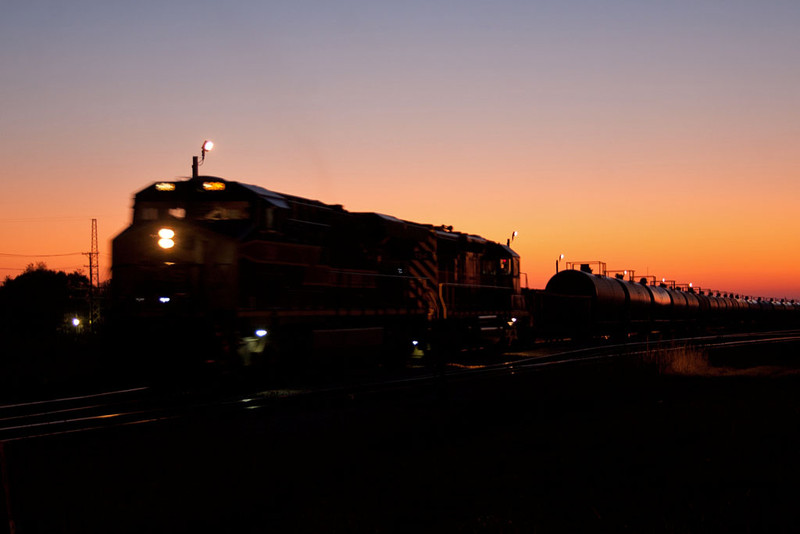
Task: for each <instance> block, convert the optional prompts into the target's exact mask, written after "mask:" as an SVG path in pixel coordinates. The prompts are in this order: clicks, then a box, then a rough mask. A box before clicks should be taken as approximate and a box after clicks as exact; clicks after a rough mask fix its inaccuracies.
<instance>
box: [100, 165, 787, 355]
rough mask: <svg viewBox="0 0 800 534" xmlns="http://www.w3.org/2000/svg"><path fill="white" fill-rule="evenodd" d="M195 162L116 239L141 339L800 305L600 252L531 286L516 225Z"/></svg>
mask: <svg viewBox="0 0 800 534" xmlns="http://www.w3.org/2000/svg"><path fill="white" fill-rule="evenodd" d="M195 161H196V160H195ZM193 170H194V172H193V175H192V177H191V178H188V179H179V180H166V181H159V182H155V183H152V184H150V185H148V186H147V187H145V188H144V189H142V190H140V191H138V192H137V193H136V194H135V196H134V199H133V217H132V221H131V223H130V225H129V226H128V227H127V228H125V229H124V230H123V231H122V232H121V233H119V234H118V235H117V236H116V237H115V238H114V239H113V241H112V279H111V297H112V306H111V310H112V312H111V313H112V316H111V317H112V321H113V322H114V323H115V324H116V325H118V328H119V329H120V330H122V332H120V335H121V336H122V337H121V339H125V340H127V341H126V343H127V344H128V345H129V346H130V347H137V348H136V351H137V353H142V352H147V353H151V352H153V351H154V350H155V348H156V347H161V348H162V352H163V351H167V352H169V353H170V355H171V356H169V357H170V358H177V360H176V361H178V360H180V358H185V359H186V358H194V359H200V360H203V361H205V362H209V363H219V362H223V363H224V364H225V365H234V366H244V367H249V366H259V365H269V364H270V362H274V361H276V360H280V359H281V358H285V357H287V356H286V355H290V356H289V357H292V358H300V357H301V356H299V355H309V354H310V355H316V357H319V358H326V357H330V356H331V355H353V354H357V355H374V354H379V355H381V356H380V357H381V358H384V359H386V361H393V362H404V361H408V360H409V359H410V358H411V359H413V358H418V359H419V358H422V359H424V358H425V357H426V356H427V355H430V354H441V353H443V352H448V351H469V350H473V349H475V348H482V349H487V348H489V349H492V350H500V351H502V350H506V349H508V348H509V347H516V346H520V345H524V344H525V343H531V342H534V341H535V340H541V339H556V338H557V339H567V338H569V339H579V338H587V337H598V336H600V337H612V336H613V337H621V338H625V337H629V336H632V335H654V334H659V333H665V332H674V331H677V330H693V331H697V330H700V329H711V328H730V327H733V326H735V325H748V326H757V325H789V326H791V325H796V324H797V323H798V319H800V303H798V302H795V301H786V300H784V301H778V300H768V299H751V298H747V297H744V296H739V295H734V294H727V293H726V294H722V293H709V292H704V291H700V290H695V289H694V288H691V287H689V288H681V287H676V286H674V285H673V286H672V287H670V286H668V285H666V284H664V283H657V282H656V281H655V280H653V279H647V278H644V279H641V280H639V281H634V280H633V279H630V278H628V279H626V278H625V277H624V276H623V275H610V274H609V273H608V272H606V271H605V270H602V271H601V272H593V271H592V268H591V266H590V265H589V264H580V265H577V266H574V267H573V268H570V269H565V270H562V271H561V272H558V273H557V274H555V275H554V276H553V277H552V278H551V279H550V280H549V282H548V283H547V286H546V287H545V288H544V289H539V290H537V289H529V288H526V287H522V285H521V282H520V281H521V278H522V275H523V273H521V272H520V256H519V255H518V254H517V253H516V252H515V251H514V250H512V248H511V241H510V240H508V241H507V242H506V243H505V244H504V243H498V242H494V241H491V240H489V239H486V238H483V237H481V236H479V235H475V234H469V233H464V232H460V231H456V230H454V229H453V228H452V227H451V226H443V225H432V224H421V223H416V222H411V221H406V220H402V219H399V218H396V217H393V216H389V215H384V214H380V213H373V212H351V211H348V210H346V209H344V207H343V206H342V205H338V204H326V203H323V202H320V201H317V200H311V199H307V198H302V197H298V196H293V195H288V194H283V193H278V192H274V191H271V190H268V189H266V188H264V187H261V186H258V185H251V184H246V183H243V182H238V181H233V180H226V179H223V178H219V177H215V176H203V175H199V173H198V172H197V166H196V164H195V166H194V169H193ZM159 357H163V356H159Z"/></svg>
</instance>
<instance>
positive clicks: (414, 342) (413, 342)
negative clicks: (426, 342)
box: [411, 339, 419, 347]
mask: <svg viewBox="0 0 800 534" xmlns="http://www.w3.org/2000/svg"><path fill="white" fill-rule="evenodd" d="M411 344H412V345H414V346H415V347H416V346H417V345H419V341H417V340H416V339H415V340H414V341H412V342H411Z"/></svg>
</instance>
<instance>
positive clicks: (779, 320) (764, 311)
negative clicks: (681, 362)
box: [529, 265, 800, 338]
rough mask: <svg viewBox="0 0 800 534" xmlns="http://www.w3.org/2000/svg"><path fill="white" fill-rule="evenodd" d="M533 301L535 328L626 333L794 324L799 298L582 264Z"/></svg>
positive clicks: (573, 334) (546, 332)
mask: <svg viewBox="0 0 800 534" xmlns="http://www.w3.org/2000/svg"><path fill="white" fill-rule="evenodd" d="M529 298H530V300H531V301H535V302H536V305H535V316H536V318H538V319H539V320H538V321H536V324H537V330H538V334H539V335H540V336H543V337H570V338H590V337H599V336H612V337H615V338H624V337H627V336H629V335H631V334H638V335H650V334H659V335H660V334H673V333H676V332H680V333H686V334H695V333H698V332H713V331H715V330H718V329H725V330H732V329H736V328H761V327H768V328H787V327H797V326H800V304H798V303H796V302H794V301H786V300H782V301H775V300H767V299H761V298H757V299H753V298H749V297H744V296H740V295H735V294H723V293H720V292H707V291H701V290H696V289H695V288H693V287H691V286H688V287H686V288H680V287H677V286H672V287H670V286H668V285H667V284H664V283H657V282H656V281H655V280H654V279H653V278H652V277H651V278H642V279H640V280H639V281H638V282H636V281H634V280H630V279H627V280H626V279H624V277H623V276H621V275H615V276H606V275H605V274H593V273H592V272H591V268H589V266H588V265H583V266H581V268H580V269H568V270H564V271H561V272H560V273H557V274H556V275H555V276H553V277H552V278H551V279H550V280H549V282H548V283H547V286H546V288H545V290H544V291H542V292H535V293H532V294H531V295H530V297H529Z"/></svg>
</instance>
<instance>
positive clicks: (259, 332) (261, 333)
mask: <svg viewBox="0 0 800 534" xmlns="http://www.w3.org/2000/svg"><path fill="white" fill-rule="evenodd" d="M266 335H267V331H266V330H264V329H263V328H259V329H258V330H256V337H264V336H266Z"/></svg>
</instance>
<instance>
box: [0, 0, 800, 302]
mask: <svg viewBox="0 0 800 534" xmlns="http://www.w3.org/2000/svg"><path fill="white" fill-rule="evenodd" d="M262 4H263V3H260V2H231V3H224V4H223V5H213V4H210V3H209V4H208V5H206V6H205V9H202V10H200V9H197V8H196V7H192V8H191V9H190V4H189V3H182V2H175V3H170V5H169V6H164V5H161V3H157V2H149V1H145V2H141V3H137V5H135V6H125V7H121V6H110V5H108V3H105V2H99V1H97V2H93V1H87V2H82V3H80V4H79V5H78V6H77V7H75V6H73V7H72V8H70V9H67V8H66V7H64V6H62V5H61V3H59V2H55V1H52V2H42V3H38V2H37V3H35V5H30V4H29V3H18V4H16V5H13V6H12V7H10V8H9V9H8V10H7V11H8V13H4V17H3V19H2V21H0V72H2V73H3V74H2V76H3V82H4V83H3V84H2V88H0V101H2V102H3V109H4V112H3V114H2V116H0V131H2V133H3V143H2V144H1V145H0V173H2V174H0V182H1V183H2V187H3V194H2V196H0V229H1V230H0V254H1V255H0V269H1V270H0V276H6V275H10V276H15V275H16V274H19V272H21V269H22V268H24V266H25V265H26V264H28V263H31V262H36V261H45V262H46V263H47V264H48V266H50V267H51V268H59V269H67V270H74V269H77V268H84V270H85V271H86V270H87V269H86V268H85V267H84V266H85V265H87V259H86V257H84V256H81V255H72V256H59V257H43V256H44V255H53V254H68V253H80V252H87V251H89V249H90V237H91V236H90V230H91V219H92V218H96V219H97V220H98V228H99V237H100V243H99V244H100V253H101V255H100V264H101V273H102V277H103V278H104V279H105V278H107V277H108V276H109V267H110V265H109V262H110V244H109V241H110V239H111V238H112V237H113V235H115V234H116V233H118V232H119V231H120V230H121V229H122V228H124V226H125V225H126V224H127V223H128V221H129V219H130V212H129V210H130V205H131V197H132V195H133V193H134V192H135V191H137V190H138V189H141V188H142V187H144V186H145V185H147V184H148V183H150V182H153V181H156V180H162V179H172V178H174V177H176V176H186V175H187V174H189V173H190V164H191V157H192V156H193V155H197V154H198V152H199V147H200V143H201V142H202V141H203V139H206V138H209V139H213V140H214V141H215V142H216V143H217V147H216V149H215V150H214V151H213V152H212V153H210V154H209V155H208V158H207V160H206V164H205V165H204V167H202V168H201V171H202V172H203V173H208V174H212V175H218V176H221V177H224V178H227V179H233V180H241V181H245V182H250V183H256V184H259V185H262V186H264V187H267V188H269V189H273V190H275V191H279V192H285V193H291V194H295V195H299V196H307V197H310V198H315V199H317V200H321V201H324V202H329V203H341V204H343V205H344V206H345V208H347V209H349V210H352V211H378V212H382V213H387V214H391V215H395V216H397V217H401V218H405V219H408V220H413V221H418V222H426V223H434V224H448V225H453V226H454V227H455V228H456V229H457V230H461V231H465V232H470V233H476V234H480V235H483V236H484V237H487V238H490V239H494V240H497V241H501V242H504V241H505V240H506V239H507V238H508V237H509V236H510V235H511V232H512V231H518V232H519V236H518V237H517V239H516V240H515V242H514V248H515V249H516V250H517V251H518V252H519V253H520V255H521V256H522V258H523V260H522V261H523V270H524V271H526V272H527V276H528V281H529V285H530V286H531V287H544V285H545V284H546V282H547V280H548V278H549V276H551V275H552V273H553V272H554V269H555V259H556V257H557V256H558V255H559V254H561V253H563V254H565V256H566V258H565V261H580V260H602V261H605V262H607V264H608V267H609V269H634V270H635V271H636V273H637V275H638V274H641V275H644V274H651V275H656V276H658V277H659V278H660V277H666V278H667V279H671V280H676V281H678V282H679V283H688V282H692V283H694V284H695V285H699V286H702V287H707V288H713V289H719V290H723V291H728V290H730V291H736V292H740V293H743V294H755V295H763V296H774V297H790V298H800V277H798V276H797V274H798V265H800V246H798V244H799V243H800V222H798V201H800V181H798V174H799V171H800V152H798V150H797V147H798V141H800V105H799V104H800V92H798V91H797V87H798V86H800V64H798V62H797V61H796V51H797V50H798V49H800V37H798V32H796V27H797V26H798V23H800V5H797V4H796V3H794V2H788V1H787V2H778V1H767V2H764V3H758V5H753V6H751V7H748V6H741V5H740V6H730V5H729V3H727V2H705V3H702V5H698V4H697V3H696V2H680V1H679V2H670V3H669V4H670V5H669V6H666V5H663V6H644V5H640V4H642V3H637V2H626V1H618V2H614V1H612V2H609V3H604V4H603V6H602V9H601V8H600V6H597V5H596V3H595V2H588V1H586V2H580V1H579V2H575V3H570V7H569V8H567V7H563V6H562V7H558V6H554V5H549V3H538V2H522V1H500V2H493V3H491V5H490V3H486V2H480V1H477V0H465V2H464V3H463V4H461V5H459V6H458V10H456V9H455V7H453V6H451V7H446V6H445V5H444V4H443V3H442V4H440V3H436V2H434V3H413V2H412V3H409V4H406V5H403V6H399V5H398V6H395V7H388V6H384V7H377V6H376V5H375V4H374V3H371V2H366V1H359V0H351V1H348V2H343V3H323V2H321V1H319V2H315V1H305V2H296V3H290V2H276V3H274V4H273V3H270V5H269V6H266V5H262ZM334 4H336V5H334ZM665 4H666V3H665Z"/></svg>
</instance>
